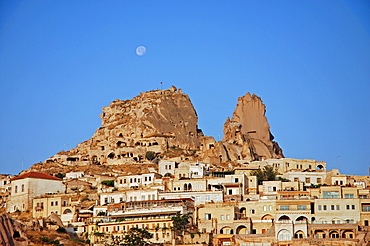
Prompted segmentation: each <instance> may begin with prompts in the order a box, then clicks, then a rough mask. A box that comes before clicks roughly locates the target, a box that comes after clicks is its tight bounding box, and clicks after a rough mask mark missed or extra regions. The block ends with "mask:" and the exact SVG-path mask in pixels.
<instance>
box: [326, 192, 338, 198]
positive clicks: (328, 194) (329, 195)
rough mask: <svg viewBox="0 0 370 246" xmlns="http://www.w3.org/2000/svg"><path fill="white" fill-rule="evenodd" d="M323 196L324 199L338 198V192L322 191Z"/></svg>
mask: <svg viewBox="0 0 370 246" xmlns="http://www.w3.org/2000/svg"><path fill="white" fill-rule="evenodd" d="M323 195H324V198H339V192H338V191H324V192H323Z"/></svg>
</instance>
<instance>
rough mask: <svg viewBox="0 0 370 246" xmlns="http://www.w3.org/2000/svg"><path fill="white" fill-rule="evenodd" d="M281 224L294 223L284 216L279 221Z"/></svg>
mask: <svg viewBox="0 0 370 246" xmlns="http://www.w3.org/2000/svg"><path fill="white" fill-rule="evenodd" d="M278 222H279V223H292V220H291V219H290V218H289V216H287V215H283V216H281V217H280V218H279V219H278Z"/></svg>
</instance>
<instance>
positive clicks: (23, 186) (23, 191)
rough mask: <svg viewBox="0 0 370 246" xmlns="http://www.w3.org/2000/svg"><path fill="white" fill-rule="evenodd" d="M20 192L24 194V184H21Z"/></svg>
mask: <svg viewBox="0 0 370 246" xmlns="http://www.w3.org/2000/svg"><path fill="white" fill-rule="evenodd" d="M22 192H24V184H22Z"/></svg>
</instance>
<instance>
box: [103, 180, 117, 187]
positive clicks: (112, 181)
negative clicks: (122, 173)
mask: <svg viewBox="0 0 370 246" xmlns="http://www.w3.org/2000/svg"><path fill="white" fill-rule="evenodd" d="M101 183H102V184H103V185H106V186H109V187H114V180H104V181H102V182H101Z"/></svg>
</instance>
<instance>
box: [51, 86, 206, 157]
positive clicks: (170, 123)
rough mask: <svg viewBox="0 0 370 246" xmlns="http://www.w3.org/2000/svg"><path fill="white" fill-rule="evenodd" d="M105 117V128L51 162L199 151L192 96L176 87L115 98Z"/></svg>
mask: <svg viewBox="0 0 370 246" xmlns="http://www.w3.org/2000/svg"><path fill="white" fill-rule="evenodd" d="M101 119H102V127H100V128H99V129H98V130H97V131H96V132H95V134H94V135H93V137H92V138H91V139H89V140H87V141H85V142H83V143H80V144H78V145H77V147H76V148H74V149H71V150H70V151H66V152H60V153H58V154H57V155H55V156H53V157H51V158H50V159H49V160H47V162H59V163H64V164H68V163H74V164H82V163H85V164H86V162H89V163H100V164H124V163H128V162H133V161H140V159H142V158H144V157H145V154H146V152H147V151H152V152H154V153H156V154H158V155H159V154H165V152H166V151H168V150H169V149H171V148H173V149H181V150H184V151H196V150H197V149H199V146H200V138H201V137H202V136H203V134H202V132H201V130H200V129H198V126H197V123H198V117H197V114H196V112H195V109H194V107H193V105H192V103H191V101H190V99H189V97H188V95H186V94H184V93H182V91H181V90H177V89H176V87H174V86H173V87H172V88H170V89H167V90H154V91H149V92H145V93H141V94H140V95H139V96H137V97H135V98H133V99H132V100H126V101H121V100H116V101H113V102H112V103H111V104H110V105H109V106H108V107H104V108H103V113H102V114H101Z"/></svg>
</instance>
